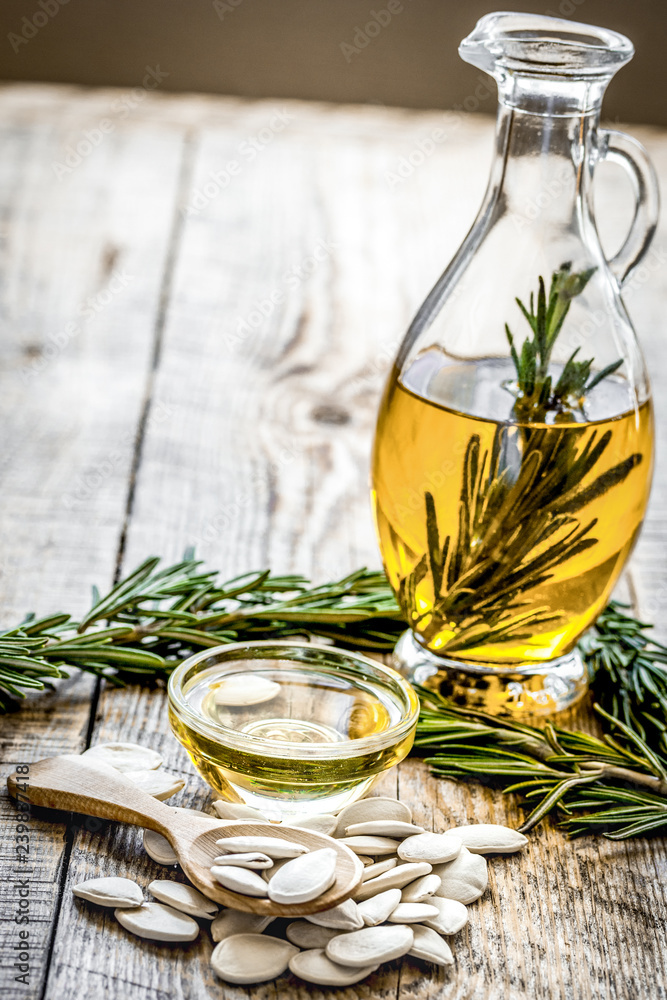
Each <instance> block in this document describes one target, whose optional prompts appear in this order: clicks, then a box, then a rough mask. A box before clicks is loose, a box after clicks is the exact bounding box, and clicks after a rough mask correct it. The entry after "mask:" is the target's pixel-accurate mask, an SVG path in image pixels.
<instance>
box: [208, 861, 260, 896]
mask: <svg viewBox="0 0 667 1000" xmlns="http://www.w3.org/2000/svg"><path fill="white" fill-rule="evenodd" d="M211 875H212V876H213V878H214V879H215V880H216V882H219V883H220V885H221V886H223V887H224V888H225V889H231V891H232V892H241V893H243V895H244V896H257V897H260V898H263V897H266V896H268V894H269V891H268V888H269V887H268V885H267V883H266V882H265V881H264V879H263V878H261V877H260V876H259V875H258V874H257V872H252V871H250V870H249V869H248V868H234V866H233V865H213V867H212V868H211Z"/></svg>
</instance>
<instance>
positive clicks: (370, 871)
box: [357, 854, 398, 882]
mask: <svg viewBox="0 0 667 1000" xmlns="http://www.w3.org/2000/svg"><path fill="white" fill-rule="evenodd" d="M357 857H358V858H360V857H363V855H360V854H358V855H357ZM397 864H398V858H385V859H384V860H383V861H376V862H375V864H372V865H369V866H368V867H367V868H364V871H363V873H362V876H361V878H362V880H363V881H364V882H368V880H369V879H371V878H376V877H377V876H378V875H382V874H383V873H384V872H388V871H390V870H391V869H392V868H395V867H396V865H397Z"/></svg>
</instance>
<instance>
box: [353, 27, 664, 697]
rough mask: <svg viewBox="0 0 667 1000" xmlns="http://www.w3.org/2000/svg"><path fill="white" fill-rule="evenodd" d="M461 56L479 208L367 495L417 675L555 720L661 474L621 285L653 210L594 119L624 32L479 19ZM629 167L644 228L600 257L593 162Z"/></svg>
mask: <svg viewBox="0 0 667 1000" xmlns="http://www.w3.org/2000/svg"><path fill="white" fill-rule="evenodd" d="M459 52H460V55H461V57H462V58H463V59H464V60H465V61H467V62H470V63H472V64H473V65H475V66H477V67H479V68H481V69H483V70H485V71H486V72H488V73H490V74H492V75H493V76H494V77H495V79H496V81H497V85H498V93H499V107H498V116H497V126H496V135H495V155H494V159H493V163H492V167H491V174H490V179H489V184H488V188H487V191H486V194H485V196H484V200H483V203H482V206H481V208H480V210H479V214H478V216H477V218H476V220H475V222H474V224H473V226H472V228H471V230H470V232H469V233H468V235H467V237H466V239H465V240H464V242H463V244H462V246H461V248H460V249H459V251H458V252H457V253H456V255H455V256H454V258H453V260H452V261H451V263H450V264H449V266H448V267H447V269H446V270H445V272H444V273H443V275H442V277H441V278H440V279H439V281H438V282H437V284H436V285H435V287H434V288H433V290H432V291H431V293H430V294H429V295H428V297H427V299H426V301H425V302H424V304H423V305H422V307H421V308H420V309H419V311H418V313H417V315H416V317H415V319H414V321H413V322H412V324H411V326H410V328H409V330H408V333H407V335H406V337H405V339H404V341H403V343H402V345H401V347H400V349H399V352H398V356H397V358H396V361H395V365H394V368H393V371H392V373H391V375H390V377H389V380H388V384H387V386H386V389H385V394H384V398H383V401H382V404H381V407H380V412H379V417H378V424H377V431H376V437H375V445H374V454H373V472H372V480H373V481H372V496H373V504H374V513H375V522H376V528H377V534H378V539H379V543H380V548H381V551H382V556H383V560H384V564H385V568H386V571H387V574H388V577H389V580H390V583H391V585H392V587H393V589H394V591H395V593H396V596H397V599H398V601H399V603H400V605H401V607H402V609H403V611H404V613H405V616H406V619H407V621H408V623H409V625H410V630H409V631H408V632H406V633H405V635H404V636H403V637H402V638H401V640H400V641H399V643H398V645H397V648H396V653H395V660H396V665H397V666H398V668H399V669H400V670H401V671H402V672H403V673H404V674H406V676H408V677H409V678H410V679H411V680H413V681H417V682H418V683H421V684H425V685H427V686H430V687H435V688H437V689H439V690H440V691H441V692H442V693H443V694H445V695H447V696H448V697H451V698H455V699H456V700H457V701H458V702H459V703H460V704H461V703H462V704H467V705H468V706H470V707H477V708H483V709H484V710H486V711H490V712H492V713H507V712H510V713H512V714H518V715H521V714H524V713H525V714H530V715H534V714H550V713H552V712H555V711H559V710H561V709H563V708H565V707H567V706H568V705H570V704H572V703H573V702H574V701H576V700H577V699H578V698H579V697H581V695H582V694H583V693H584V692H585V690H586V687H587V679H586V673H585V669H584V666H583V664H582V660H581V657H580V656H579V654H578V652H577V646H576V644H577V640H578V639H579V637H580V636H581V634H582V633H583V632H584V631H585V629H586V628H587V627H588V626H589V625H591V623H592V622H593V621H594V620H595V618H596V616H597V615H598V614H599V612H600V611H601V610H602V609H603V608H604V606H605V604H606V602H607V601H608V599H609V596H610V593H611V591H612V589H613V587H614V584H615V583H616V581H617V579H618V577H619V574H620V573H621V570H622V569H623V566H624V564H625V562H626V560H627V558H628V556H629V554H630V552H631V550H632V547H633V545H634V543H635V540H636V538H637V534H638V531H639V528H640V526H641V523H642V518H643V516H644V511H645V508H646V503H647V500H648V494H649V490H650V484H651V475H652V454H653V420H652V409H651V399H650V389H649V382H648V378H647V373H646V369H645V365H644V362H643V358H642V355H641V351H640V348H639V345H638V343H637V339H636V336H635V333H634V330H633V327H632V324H631V322H630V319H629V317H628V314H627V312H626V310H625V307H624V305H623V301H622V299H621V294H620V292H621V288H622V286H623V284H624V282H625V281H626V280H627V278H628V276H629V275H630V273H631V272H632V270H633V269H634V268H635V266H636V265H637V264H638V263H639V261H640V260H641V258H642V256H643V255H644V254H645V252H646V250H647V248H648V245H649V243H650V240H651V238H652V236H653V233H654V231H655V226H656V221H657V214H658V191H657V182H656V179H655V175H654V172H653V169H652V167H651V165H650V162H649V160H648V158H647V156H646V153H645V152H644V150H643V148H642V147H641V146H640V145H639V143H637V142H636V141H634V140H633V139H631V138H630V137H628V136H626V135H624V134H622V133H619V132H613V131H608V130H606V129H602V128H600V127H599V115H600V104H601V101H602V96H603V94H604V90H605V87H606V85H607V84H608V82H609V80H610V79H611V78H612V76H613V74H614V73H615V72H616V71H617V70H618V69H619V68H620V67H621V66H622V65H624V63H626V62H627V61H628V60H629V59H630V58H631V57H632V55H633V47H632V44H631V42H630V41H629V40H628V39H627V38H625V37H624V36H623V35H619V34H617V33H615V32H612V31H608V30H606V29H603V28H597V27H593V26H591V25H585V24H578V23H575V22H570V21H562V20H559V19H556V18H551V17H542V16H537V15H532V14H513V13H496V14H489V15H487V16H486V17H484V18H482V20H481V21H479V23H478V24H477V26H476V28H475V30H474V31H473V32H472V34H471V35H469V36H468V37H467V38H466V39H465V40H464V41H463V42H462V43H461V46H460V49H459ZM605 159H606V160H612V161H615V162H616V163H618V164H621V165H622V166H624V167H625V168H626V170H627V171H628V173H629V175H630V178H631V180H632V182H633V186H634V191H635V195H636V211H635V215H634V219H633V222H632V225H631V227H630V232H629V234H628V236H627V238H626V240H625V242H624V244H623V246H622V247H621V249H620V250H619V251H618V253H617V254H616V255H615V256H614V257H613V258H612V259H611V260H607V259H605V256H604V254H603V251H602V248H601V245H600V241H599V238H598V233H597V229H596V225H595V218H594V213H593V193H592V188H593V177H594V172H595V167H596V165H597V164H598V163H599V162H601V161H602V160H605Z"/></svg>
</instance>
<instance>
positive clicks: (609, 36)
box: [459, 11, 634, 81]
mask: <svg viewBox="0 0 667 1000" xmlns="http://www.w3.org/2000/svg"><path fill="white" fill-rule="evenodd" d="M633 54H634V47H633V45H632V42H631V41H630V39H629V38H626V37H625V35H621V34H619V33H618V32H616V31H610V30H608V29H607V28H599V27H596V26H595V25H592V24H581V23H579V22H577V21H566V20H564V19H562V18H558V17H547V16H544V15H541V14H520V13H513V12H509V11H497V12H495V13H493V14H486V15H485V16H484V17H483V18H481V19H480V20H479V21H478V22H477V24H476V25H475V28H474V30H473V31H472V32H471V33H470V34H469V35H468V36H467V38H464V39H463V41H462V42H461V44H460V46H459V55H460V56H461V58H462V59H463V60H464V61H465V62H468V63H472V65H473V66H477V67H479V68H480V69H483V70H484V71H485V72H487V73H490V74H492V75H493V76H495V77H496V78H497V79H499V78H501V77H504V76H505V75H506V74H508V73H510V74H512V73H522V74H531V75H535V76H542V77H544V76H546V77H550V76H551V77H561V78H562V77H569V78H572V77H578V78H580V79H581V78H587V79H590V78H591V77H598V78H599V77H603V78H605V79H606V80H607V81H608V80H609V79H611V77H612V76H613V75H614V73H615V72H616V71H617V70H618V69H620V68H621V66H623V65H624V64H625V63H626V62H628V61H629V60H630V59H632V56H633Z"/></svg>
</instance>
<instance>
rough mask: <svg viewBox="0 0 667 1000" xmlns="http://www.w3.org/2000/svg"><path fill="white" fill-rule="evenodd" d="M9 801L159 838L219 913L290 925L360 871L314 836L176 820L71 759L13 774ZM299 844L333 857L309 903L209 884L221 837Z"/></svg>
mask: <svg viewBox="0 0 667 1000" xmlns="http://www.w3.org/2000/svg"><path fill="white" fill-rule="evenodd" d="M7 787H8V788H9V793H10V795H13V796H14V797H16V796H17V795H18V794H20V795H21V797H22V799H24V798H27V799H28V800H29V801H30V802H31V803H32V804H33V805H36V806H46V807H47V808H49V809H60V810H64V811H66V812H77V813H83V814H84V815H86V816H98V817H99V818H101V819H113V820H118V821H119V822H121V823H131V824H132V825H133V826H141V827H145V828H146V829H148V830H156V831H157V832H158V833H161V834H162V836H163V837H166V838H167V840H168V841H169V843H170V844H171V846H172V847H173V849H174V851H175V852H176V854H177V856H178V860H179V863H180V865H181V868H182V869H183V871H184V872H185V874H186V875H187V877H188V878H189V879H190V881H191V882H192V884H193V885H194V886H196V888H197V889H199V890H200V892H203V893H204V895H205V896H208V897H209V899H214V900H215V901H216V902H217V903H222V904H223V905H224V906H231V907H233V908H234V909H235V910H245V911H246V912H247V913H262V914H266V915H267V916H268V915H269V914H271V915H272V916H276V917H281V916H284V917H290V918H294V917H296V916H298V915H300V914H306V913H318V912H319V911H320V910H328V909H330V908H331V907H332V906H336V905H337V904H338V903H342V902H343V900H345V899H347V898H348V897H349V896H351V895H352V893H353V892H354V891H355V889H357V887H358V886H359V884H360V883H361V874H362V872H363V865H362V863H361V861H359V859H358V858H357V857H356V855H355V854H353V853H352V851H351V850H350V849H349V847H346V846H345V845H344V844H341V842H340V841H339V840H334V839H333V838H332V837H325V836H324V834H321V833H316V832H315V831H314V830H305V829H304V830H302V829H300V828H299V827H293V826H283V825H282V824H280V825H279V824H271V825H269V824H266V823H253V822H251V821H247V820H228V821H227V820H225V821H222V820H219V819H214V818H213V817H211V819H205V818H204V817H203V816H197V815H196V814H193V816H188V815H187V814H185V813H182V812H177V811H176V810H175V809H172V808H171V807H170V806H167V805H165V804H164V803H163V802H159V801H158V800H157V799H155V798H153V796H152V795H148V793H147V792H143V791H142V790H141V789H140V788H137V786H136V785H133V784H132V782H131V781H129V779H127V778H125V777H124V776H123V775H122V774H120V772H119V773H118V775H111V774H107V773H106V772H102V771H96V770H94V769H93V767H92V766H91V765H88V764H86V763H84V762H82V761H79V760H78V759H77V758H72V757H47V758H46V759H45V760H40V761H37V763H36V764H31V765H30V775H29V778H28V780H26V778H24V777H23V776H22V775H16V774H12V775H10V777H9V778H8V779H7ZM267 835H270V836H272V837H276V838H279V839H281V840H291V841H295V842H297V843H300V844H304V845H305V846H306V847H307V848H309V850H311V851H315V850H317V849H318V848H321V847H332V848H333V849H334V850H335V851H336V853H337V854H338V861H337V865H336V881H335V882H334V884H333V885H332V886H331V888H330V889H328V890H327V891H326V892H325V893H324V894H323V895H321V896H319V897H318V898H317V899H313V900H311V902H309V903H299V904H291V905H289V906H287V905H280V904H279V903H273V902H272V901H271V900H269V899H258V898H255V897H253V896H244V895H242V894H241V893H238V892H232V891H230V890H229V889H223V887H222V886H221V885H220V884H219V883H218V882H216V880H215V879H214V878H213V876H212V875H211V872H210V871H209V869H210V866H211V865H212V864H213V859H214V858H215V857H216V856H217V855H218V854H220V849H219V848H218V847H216V846H215V842H216V840H220V839H221V838H222V837H231V836H234V837H238V836H255V837H256V836H259V837H262V836H264V837H265V836H267Z"/></svg>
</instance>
